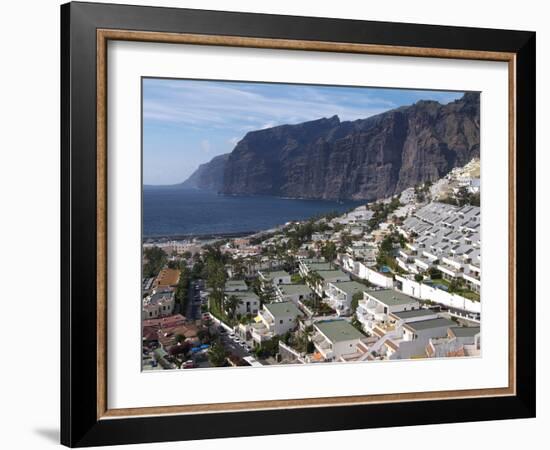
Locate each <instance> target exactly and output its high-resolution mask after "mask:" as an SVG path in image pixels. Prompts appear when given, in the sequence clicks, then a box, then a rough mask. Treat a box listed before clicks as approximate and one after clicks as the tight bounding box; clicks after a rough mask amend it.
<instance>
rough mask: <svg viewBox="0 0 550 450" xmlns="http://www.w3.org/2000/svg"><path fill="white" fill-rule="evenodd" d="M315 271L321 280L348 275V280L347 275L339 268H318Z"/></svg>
mask: <svg viewBox="0 0 550 450" xmlns="http://www.w3.org/2000/svg"><path fill="white" fill-rule="evenodd" d="M317 273H318V274H319V276H320V277H321V278H322V279H323V280H330V279H332V278H342V277H348V280H349V275H348V274H346V273H344V272H342V271H341V270H320V271H319V272H317Z"/></svg>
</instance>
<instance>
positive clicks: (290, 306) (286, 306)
mask: <svg viewBox="0 0 550 450" xmlns="http://www.w3.org/2000/svg"><path fill="white" fill-rule="evenodd" d="M264 308H265V309H267V310H268V311H269V312H270V314H271V315H272V316H273V317H274V318H278V317H288V316H300V315H302V312H301V311H300V310H299V309H298V308H297V307H296V305H295V304H294V303H292V302H275V303H266V304H265V305H264Z"/></svg>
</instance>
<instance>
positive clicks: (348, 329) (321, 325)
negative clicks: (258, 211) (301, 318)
mask: <svg viewBox="0 0 550 450" xmlns="http://www.w3.org/2000/svg"><path fill="white" fill-rule="evenodd" d="M313 325H314V326H315V327H316V328H317V329H318V330H319V331H320V332H321V333H322V334H324V335H325V336H326V338H327V339H328V340H329V341H331V342H341V341H350V340H353V339H362V338H364V337H365V336H364V335H363V333H361V332H360V331H359V330H357V329H356V328H355V327H354V326H352V325H351V324H350V323H349V322H347V321H345V320H323V321H320V322H315V323H314V324H313Z"/></svg>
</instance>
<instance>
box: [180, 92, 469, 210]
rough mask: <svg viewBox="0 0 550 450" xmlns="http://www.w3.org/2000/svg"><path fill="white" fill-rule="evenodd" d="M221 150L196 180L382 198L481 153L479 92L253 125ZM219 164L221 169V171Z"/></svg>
mask: <svg viewBox="0 0 550 450" xmlns="http://www.w3.org/2000/svg"><path fill="white" fill-rule="evenodd" d="M222 156H223V158H224V160H223V161H222V160H220V161H216V158H215V159H214V160H212V161H211V162H210V163H208V164H206V165H203V166H207V167H205V168H203V169H202V173H201V174H199V179H200V183H198V182H197V183H196V184H197V187H200V185H202V186H206V185H208V188H210V189H215V190H217V191H219V192H222V193H224V194H231V195H276V196H285V197H297V198H319V199H365V200H374V199H378V198H384V197H387V196H389V195H393V194H396V193H398V192H401V191H402V190H404V189H406V188H408V187H411V186H414V185H416V184H418V183H420V182H423V181H427V180H432V181H433V180H437V179H439V178H441V177H442V176H444V175H445V174H446V173H447V172H449V171H450V170H451V169H452V168H453V167H456V166H462V165H464V164H466V163H467V162H468V161H470V160H471V159H472V158H473V157H474V156H479V94H474V93H468V94H465V95H464V96H463V97H462V98H461V99H459V100H457V101H454V102H452V103H449V104H447V105H441V104H440V103H438V102H434V101H419V102H417V103H415V104H414V105H411V106H406V107H401V108H398V109H394V110H391V111H388V112H385V113H382V114H379V115H376V116H373V117H369V118H367V119H361V120H356V121H353V122H341V121H340V120H339V118H338V117H337V116H334V117H331V118H329V119H326V118H323V119H319V120H314V121H311V122H305V123H301V124H298V125H282V126H278V127H274V128H269V129H265V130H259V131H253V132H250V133H248V134H247V135H246V136H245V137H244V138H243V139H242V140H241V141H240V142H239V143H238V144H237V146H236V147H235V148H234V150H233V151H232V152H231V153H230V154H229V155H222ZM218 158H221V157H218ZM213 163H215V164H214V165H213V167H210V166H211V165H212V164H213ZM221 165H223V176H221V175H220V178H218V179H215V176H214V175H216V176H217V175H218V174H221V168H220V166H221ZM203 166H201V167H203ZM200 170H201V168H199V170H198V171H197V172H199V171H200ZM206 173H208V174H209V176H208V177H206V176H205V175H203V174H206ZM194 175H195V174H194ZM194 175H193V176H194ZM208 180H209V181H208ZM187 181H189V180H187ZM187 181H186V183H187ZM209 183H210V184H209Z"/></svg>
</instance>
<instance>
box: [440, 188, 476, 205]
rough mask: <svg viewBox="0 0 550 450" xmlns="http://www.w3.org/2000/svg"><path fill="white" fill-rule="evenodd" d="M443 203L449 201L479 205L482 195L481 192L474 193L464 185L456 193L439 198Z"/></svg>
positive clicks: (456, 203) (450, 203) (458, 203)
mask: <svg viewBox="0 0 550 450" xmlns="http://www.w3.org/2000/svg"><path fill="white" fill-rule="evenodd" d="M439 201H440V202H442V203H447V204H449V205H456V206H464V205H473V206H479V204H480V196H479V192H478V193H477V194H472V193H470V192H469V191H468V188H467V187H465V186H463V187H461V188H460V189H459V190H458V192H457V193H456V194H455V195H452V196H449V197H445V198H442V199H440V200H439Z"/></svg>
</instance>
